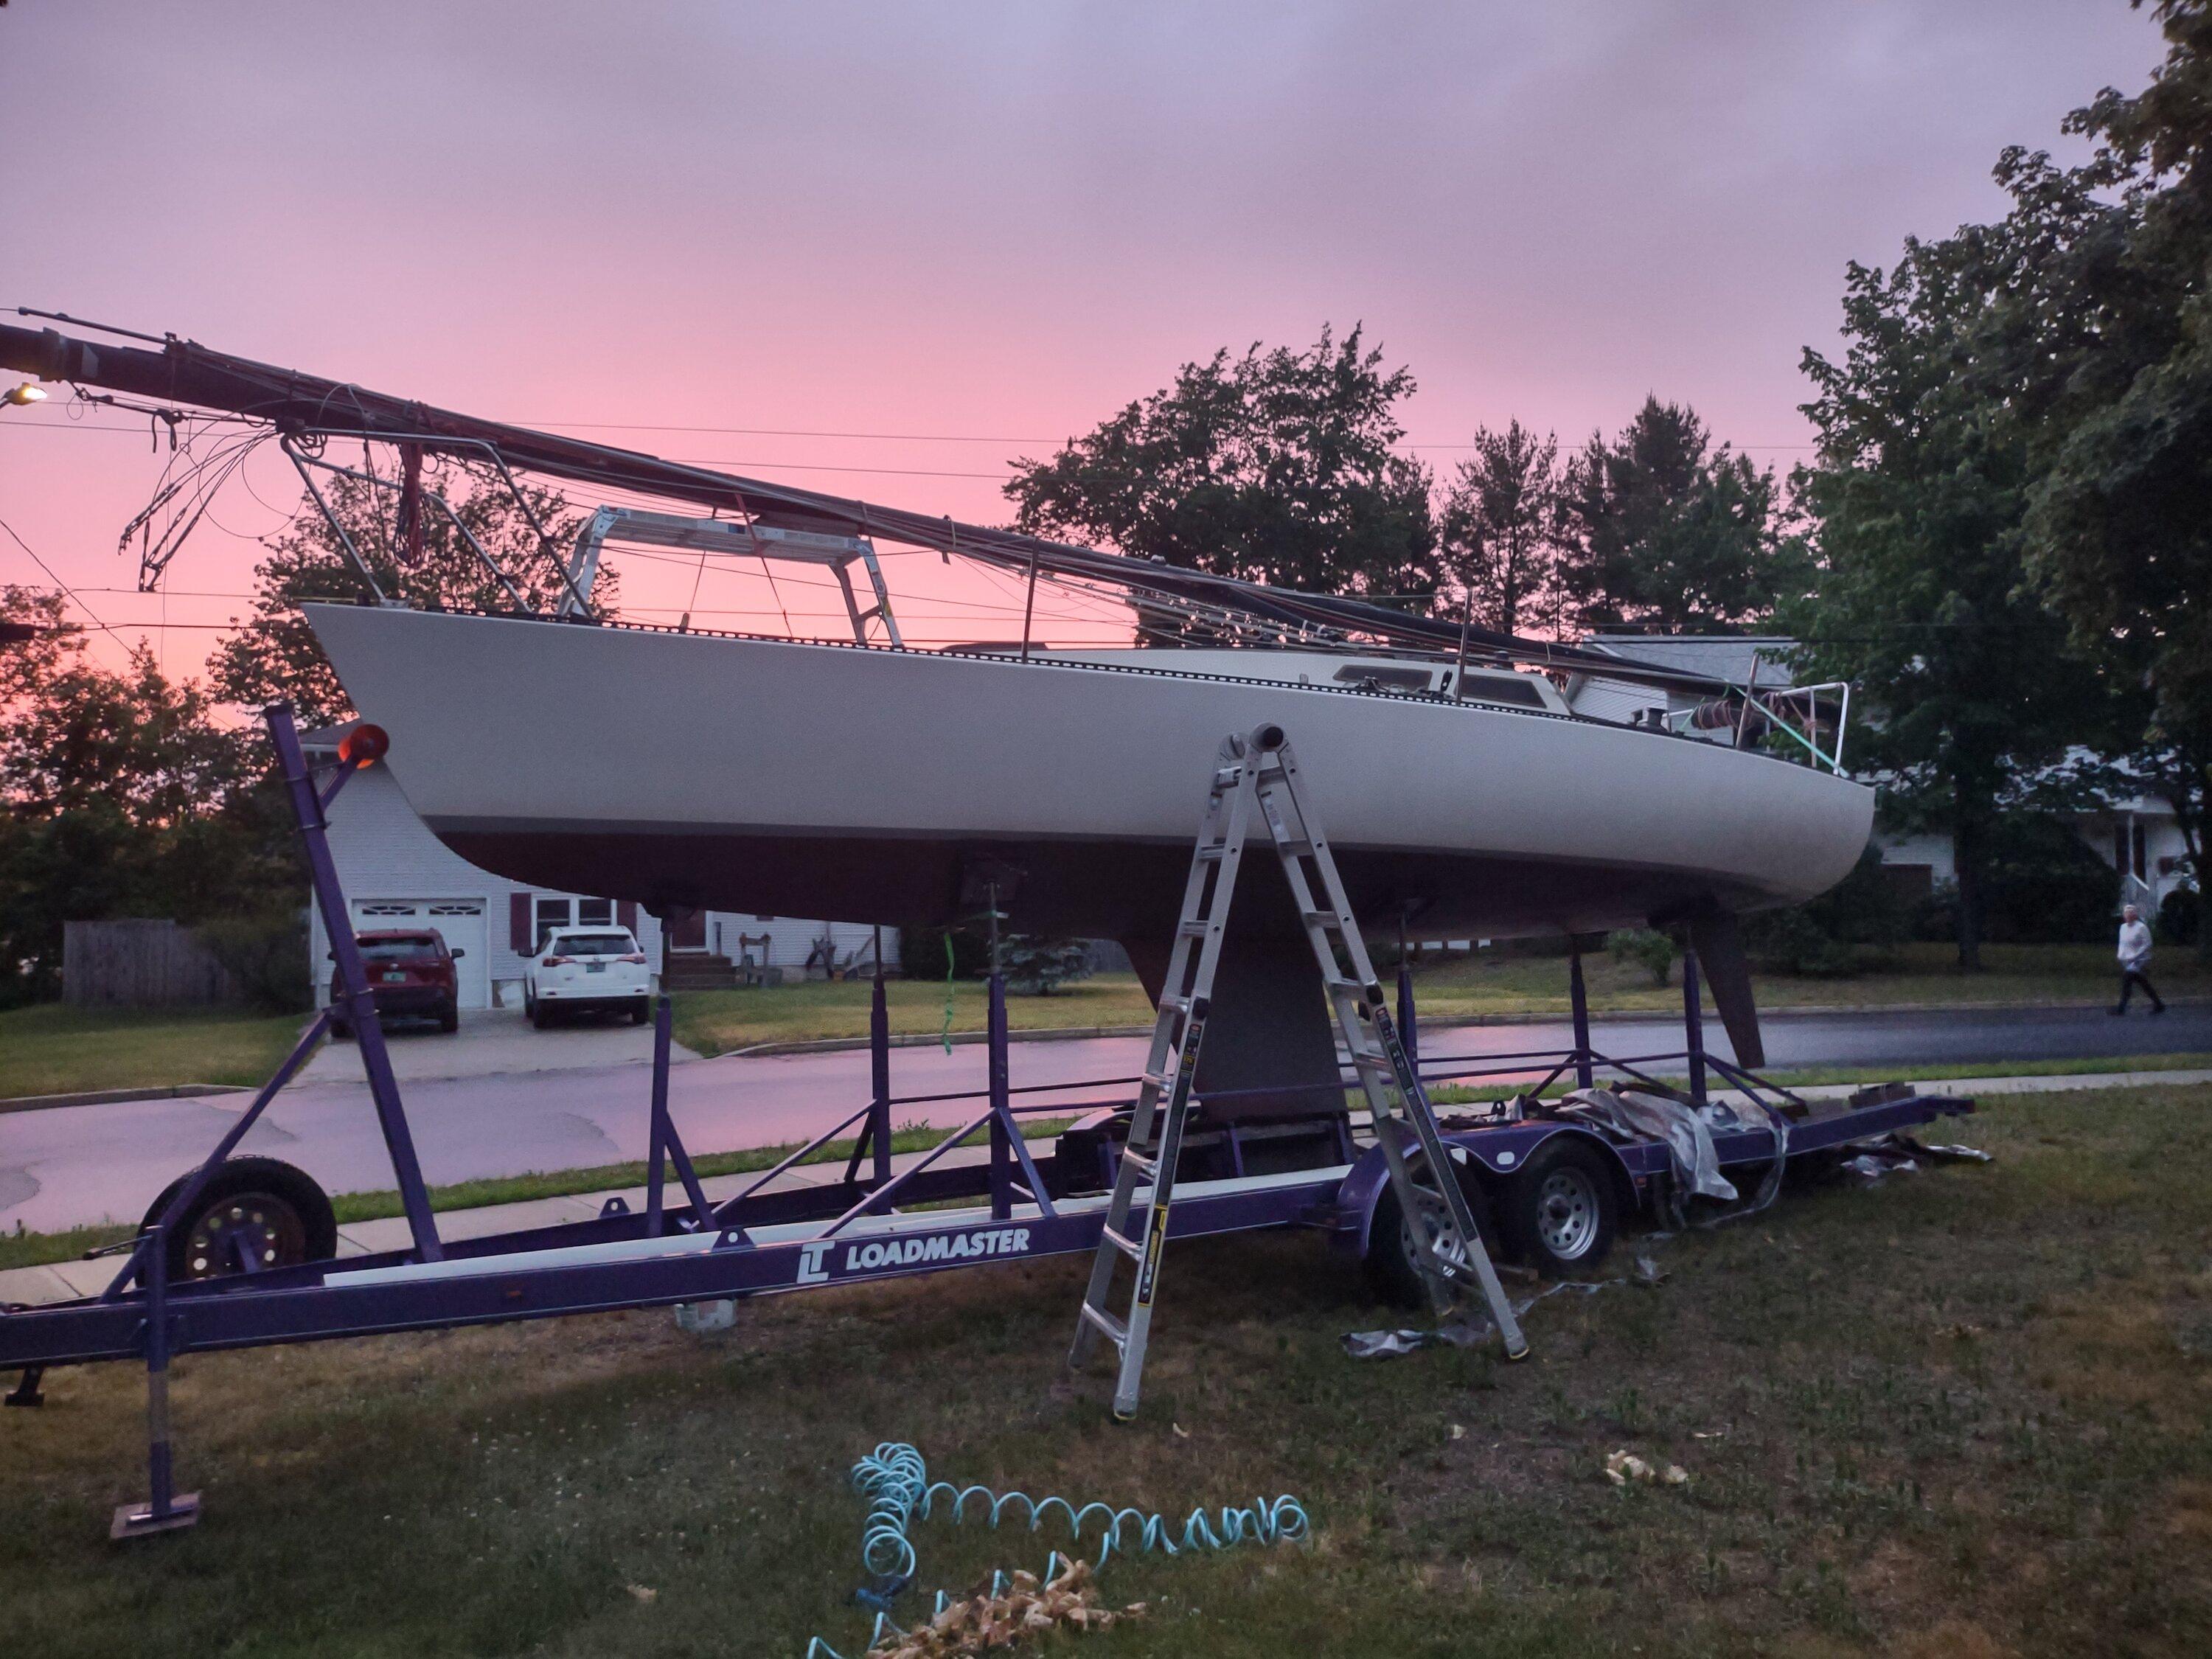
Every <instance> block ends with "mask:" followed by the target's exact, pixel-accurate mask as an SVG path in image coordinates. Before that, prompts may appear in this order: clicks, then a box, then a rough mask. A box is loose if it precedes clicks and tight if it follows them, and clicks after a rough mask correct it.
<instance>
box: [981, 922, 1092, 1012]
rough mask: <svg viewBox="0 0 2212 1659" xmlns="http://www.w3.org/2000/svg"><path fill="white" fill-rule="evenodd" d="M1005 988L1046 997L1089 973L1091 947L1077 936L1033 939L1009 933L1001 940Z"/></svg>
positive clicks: (1087, 975)
mask: <svg viewBox="0 0 2212 1659" xmlns="http://www.w3.org/2000/svg"><path fill="white" fill-rule="evenodd" d="M1001 956H1002V957H1003V959H1004V961H1005V963H1006V988H1007V989H1008V990H1009V991H1013V992H1016V993H1018V994H1020V995H1023V996H1039V997H1048V996H1050V995H1051V994H1053V992H1054V990H1055V989H1057V988H1058V987H1060V986H1062V985H1065V984H1066V983H1067V982H1068V981H1071V980H1079V979H1088V978H1090V976H1091V947H1090V945H1088V944H1087V943H1085V941H1084V940H1082V939H1032V938H1030V936H1029V935H1027V934H1025V933H1009V934H1007V935H1006V939H1004V940H1003V941H1002V942H1001Z"/></svg>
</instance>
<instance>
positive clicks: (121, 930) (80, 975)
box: [62, 921, 236, 1008]
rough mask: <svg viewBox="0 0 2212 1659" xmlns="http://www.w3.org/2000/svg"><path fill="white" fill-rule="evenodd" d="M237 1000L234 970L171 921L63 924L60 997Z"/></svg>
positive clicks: (171, 1002) (82, 1002)
mask: <svg viewBox="0 0 2212 1659" xmlns="http://www.w3.org/2000/svg"><path fill="white" fill-rule="evenodd" d="M62 1000H63V1001H64V1002H66V1003H70V1004H71V1005H73V1006H76V1007H81V1008H149V1007H172V1006H178V1005H179V1004H189V1003H210V1002H231V1001H234V1000H236V995H235V993H234V989H233V987H232V985H231V982H230V975H228V973H226V972H225V971H224V970H223V967H222V963H219V962H217V961H216V959H215V958H214V957H211V956H210V955H209V954H208V951H207V947H206V946H205V945H202V944H201V943H200V942H199V940H198V939H197V937H195V936H194V934H193V933H192V930H191V928H189V927H179V926H178V925H177V924H176V923H175V922H173V921H70V922H64V923H63V924H62Z"/></svg>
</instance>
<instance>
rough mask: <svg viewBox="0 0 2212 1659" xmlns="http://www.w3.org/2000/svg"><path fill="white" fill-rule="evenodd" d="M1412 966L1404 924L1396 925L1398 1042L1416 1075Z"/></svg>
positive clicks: (1417, 1044) (1417, 1046)
mask: <svg viewBox="0 0 2212 1659" xmlns="http://www.w3.org/2000/svg"><path fill="white" fill-rule="evenodd" d="M1413 1018H1414V1009H1413V963H1412V960H1411V959H1410V958H1409V957H1407V955H1406V924H1405V923H1404V922H1403V921H1401V922H1400V923H1399V924H1398V1041H1399V1042H1400V1043H1401V1045H1402V1046H1403V1047H1404V1048H1405V1050H1406V1060H1407V1064H1408V1065H1410V1066H1413V1070H1414V1071H1415V1072H1416V1073H1418V1072H1419V1070H1420V1069H1421V1048H1420V1040H1419V1038H1420V1034H1419V1031H1418V1030H1416V1029H1415V1027H1414V1024H1413Z"/></svg>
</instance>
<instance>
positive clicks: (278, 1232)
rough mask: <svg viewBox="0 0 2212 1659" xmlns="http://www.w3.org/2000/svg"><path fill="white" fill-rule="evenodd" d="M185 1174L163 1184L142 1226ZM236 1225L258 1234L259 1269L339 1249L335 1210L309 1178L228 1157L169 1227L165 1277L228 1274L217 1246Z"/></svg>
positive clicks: (266, 1162) (272, 1164)
mask: <svg viewBox="0 0 2212 1659" xmlns="http://www.w3.org/2000/svg"><path fill="white" fill-rule="evenodd" d="M189 1180H191V1176H178V1177H177V1179H176V1180H174V1181H173V1182H170V1183H169V1184H168V1185H167V1187H166V1188H163V1189H162V1191H161V1196H160V1197H159V1198H156V1199H155V1200H154V1202H153V1203H152V1205H151V1206H149V1207H148V1209H147V1211H146V1219H145V1221H144V1222H143V1224H141V1225H143V1226H144V1227H151V1226H153V1225H154V1224H155V1223H156V1222H157V1221H159V1220H160V1219H161V1212H163V1211H164V1210H166V1209H167V1208H168V1207H169V1206H170V1204H171V1203H172V1202H173V1200H175V1198H176V1196H177V1194H178V1193H179V1192H180V1191H182V1190H183V1189H184V1185H185V1182H187V1181H189ZM238 1226H246V1227H252V1228H255V1229H257V1230H258V1232H259V1233H260V1235H261V1242H260V1248H261V1249H262V1251H263V1253H264V1261H263V1262H262V1267H263V1270H264V1271H265V1270H267V1269H268V1268H270V1267H296V1266H298V1265H299V1264H300V1263H301V1262H303V1261H329V1260H330V1259H331V1257H332V1256H334V1255H337V1252H338V1221H337V1212H335V1211H333V1210H332V1209H331V1200H330V1198H329V1195H328V1194H325V1192H324V1191H323V1189H322V1188H320V1187H319V1186H318V1185H316V1184H315V1180H314V1177H313V1176H310V1175H308V1174H307V1171H306V1170H301V1169H297V1168H295V1166H293V1165H292V1164H286V1163H283V1162H282V1161H281V1160H279V1159H276V1158H228V1159H226V1160H225V1161H224V1162H223V1164H222V1165H221V1167H219V1168H218V1169H217V1170H216V1172H215V1174H214V1176H212V1177H211V1178H210V1180H209V1182H208V1184H207V1187H206V1188H205V1189H204V1191H202V1193H201V1194H200V1195H199V1196H198V1197H197V1199H195V1200H193V1201H192V1206H191V1209H190V1210H189V1211H187V1212H185V1214H184V1215H182V1216H179V1218H178V1220H177V1225H176V1226H175V1227H174V1228H173V1229H172V1230H171V1231H170V1234H169V1248H168V1257H169V1263H168V1271H169V1278H170V1279H171V1280H172V1281H175V1280H180V1279H220V1278H222V1277H223V1276H224V1275H225V1274H227V1273H232V1272H234V1271H235V1268H234V1267H230V1266H227V1265H224V1264H225V1261H226V1256H225V1255H224V1253H223V1251H222V1246H223V1245H224V1244H226V1243H231V1242H232V1239H233V1235H234V1229H235V1228H236V1227H238Z"/></svg>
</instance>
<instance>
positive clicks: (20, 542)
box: [0, 519, 130, 651]
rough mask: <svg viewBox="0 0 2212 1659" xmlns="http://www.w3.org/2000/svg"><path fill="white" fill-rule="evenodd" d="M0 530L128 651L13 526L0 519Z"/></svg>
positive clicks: (125, 645) (105, 632)
mask: <svg viewBox="0 0 2212 1659" xmlns="http://www.w3.org/2000/svg"><path fill="white" fill-rule="evenodd" d="M0 530H4V531H6V532H8V533H9V535H10V536H13V537H15V545H16V546H18V547H20V548H21V549H22V550H23V551H25V552H26V553H28V554H29V555H30V556H31V562H32V563H33V564H35V565H36V566H38V567H39V568H40V569H41V570H43V571H45V572H46V580H49V581H51V582H52V583H53V585H54V586H56V587H58V588H60V589H61V591H62V592H64V593H65V594H67V595H68V596H69V599H70V603H71V604H72V605H76V608H77V609H78V610H80V611H83V612H84V614H85V615H86V616H88V617H91V618H92V620H93V623H94V625H95V626H96V627H98V628H99V629H100V631H101V632H102V633H104V634H106V635H107V637H108V638H110V639H112V640H113V641H115V642H116V644H118V645H120V646H122V647H124V649H125V650H126V651H127V650H129V649H130V647H129V645H128V644H127V643H126V642H125V640H124V638H123V635H120V634H118V633H117V632H116V631H115V630H114V629H112V628H110V627H109V626H108V625H107V624H106V623H104V622H101V621H100V616H99V613H98V612H96V611H94V610H93V608H92V607H91V606H90V605H87V604H86V603H85V602H84V601H83V600H82V599H79V598H77V596H76V590H75V589H73V588H71V587H70V585H69V584H68V583H67V582H65V581H64V580H62V579H61V578H60V576H58V575H57V574H55V572H54V568H53V566H52V565H50V564H48V563H47V562H46V561H45V560H44V559H42V558H40V556H39V555H38V551H37V550H36V549H34V548H33V547H32V545H31V544H30V543H28V542H27V541H25V540H24V539H23V538H21V536H18V535H16V534H15V526H14V525H12V524H9V522H8V521H7V520H5V519H0Z"/></svg>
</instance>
